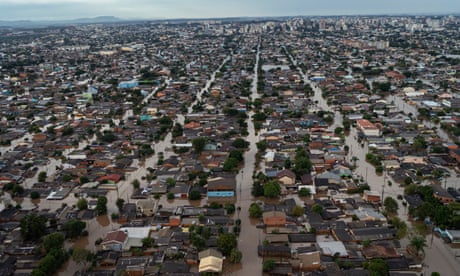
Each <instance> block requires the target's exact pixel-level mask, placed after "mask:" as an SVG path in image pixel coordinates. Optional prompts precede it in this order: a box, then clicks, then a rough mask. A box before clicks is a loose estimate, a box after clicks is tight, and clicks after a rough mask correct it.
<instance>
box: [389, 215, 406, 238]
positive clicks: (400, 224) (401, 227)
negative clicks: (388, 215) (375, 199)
mask: <svg viewBox="0 0 460 276" xmlns="http://www.w3.org/2000/svg"><path fill="white" fill-rule="evenodd" d="M391 223H392V224H393V226H394V227H396V229H397V231H396V238H397V239H402V238H404V237H405V236H406V235H407V224H406V222H404V221H403V220H401V219H400V218H398V217H394V218H392V219H391Z"/></svg>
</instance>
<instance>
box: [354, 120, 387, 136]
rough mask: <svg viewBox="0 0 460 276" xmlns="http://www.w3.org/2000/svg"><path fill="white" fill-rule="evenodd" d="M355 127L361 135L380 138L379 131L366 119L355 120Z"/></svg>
mask: <svg viewBox="0 0 460 276" xmlns="http://www.w3.org/2000/svg"><path fill="white" fill-rule="evenodd" d="M356 125H357V127H358V129H359V130H361V131H362V132H363V134H364V135H366V136H380V135H381V131H380V129H379V128H378V127H376V126H375V125H374V124H373V123H371V122H369V121H368V120H366V119H360V120H356Z"/></svg>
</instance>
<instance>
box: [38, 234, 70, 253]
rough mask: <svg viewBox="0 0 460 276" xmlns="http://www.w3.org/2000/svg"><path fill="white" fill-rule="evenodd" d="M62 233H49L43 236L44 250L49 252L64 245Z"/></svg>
mask: <svg viewBox="0 0 460 276" xmlns="http://www.w3.org/2000/svg"><path fill="white" fill-rule="evenodd" d="M64 240H65V238H64V235H62V234H61V233H51V234H49V235H46V236H45V237H44V238H43V247H44V248H45V250H46V252H51V251H52V250H53V249H61V248H62V247H63V246H64Z"/></svg>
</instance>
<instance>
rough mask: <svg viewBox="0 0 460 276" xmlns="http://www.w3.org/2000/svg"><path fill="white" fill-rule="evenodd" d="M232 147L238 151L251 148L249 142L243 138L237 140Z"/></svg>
mask: <svg viewBox="0 0 460 276" xmlns="http://www.w3.org/2000/svg"><path fill="white" fill-rule="evenodd" d="M232 146H233V147H235V148H237V149H245V148H247V147H248V146H249V142H247V141H246V140H244V139H243V138H236V139H235V141H233V142H232Z"/></svg>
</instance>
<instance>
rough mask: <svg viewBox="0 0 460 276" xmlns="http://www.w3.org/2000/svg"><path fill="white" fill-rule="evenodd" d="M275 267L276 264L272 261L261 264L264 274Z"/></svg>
mask: <svg viewBox="0 0 460 276" xmlns="http://www.w3.org/2000/svg"><path fill="white" fill-rule="evenodd" d="M275 266H276V263H275V261H274V260H265V261H264V263H263V271H264V272H269V271H272V270H273V269H274V268H275Z"/></svg>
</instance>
